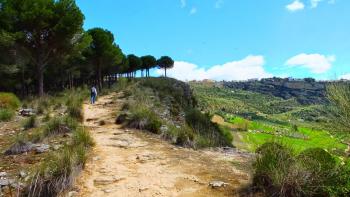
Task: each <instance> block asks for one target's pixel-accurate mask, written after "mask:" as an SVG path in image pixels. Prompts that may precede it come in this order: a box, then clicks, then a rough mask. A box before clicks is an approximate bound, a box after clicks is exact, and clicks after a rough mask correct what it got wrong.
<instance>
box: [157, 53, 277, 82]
mask: <svg viewBox="0 0 350 197" xmlns="http://www.w3.org/2000/svg"><path fill="white" fill-rule="evenodd" d="M264 64H265V60H264V57H263V56H248V57H246V58H244V59H242V60H238V61H232V62H228V63H225V64H222V65H215V66H212V67H211V68H209V69H204V68H200V67H199V66H198V65H196V64H192V63H188V62H184V61H177V62H175V65H174V68H173V69H171V70H169V71H167V73H168V75H169V76H170V77H173V78H176V79H179V80H183V81H187V80H203V79H213V80H247V79H252V78H259V79H260V78H266V77H272V75H271V74H269V73H268V72H266V71H265V70H264V68H263V65H264ZM157 73H158V74H160V75H162V74H163V71H162V70H157Z"/></svg>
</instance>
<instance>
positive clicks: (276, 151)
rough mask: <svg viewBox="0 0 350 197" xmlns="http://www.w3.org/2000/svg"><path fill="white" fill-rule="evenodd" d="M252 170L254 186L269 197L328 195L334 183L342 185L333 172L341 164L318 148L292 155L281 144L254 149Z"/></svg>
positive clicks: (264, 145) (341, 179) (330, 193)
mask: <svg viewBox="0 0 350 197" xmlns="http://www.w3.org/2000/svg"><path fill="white" fill-rule="evenodd" d="M253 167H254V178H253V184H254V186H255V187H256V188H257V189H259V190H263V191H264V192H265V193H266V194H267V195H270V196H271V195H272V196H330V195H332V194H334V191H332V188H335V187H338V186H337V185H336V184H337V183H338V182H343V183H344V177H341V176H338V173H339V171H338V170H337V169H338V168H343V167H344V165H342V164H337V163H336V160H335V159H334V158H333V157H332V156H331V155H330V154H329V153H328V152H326V151H324V150H323V149H320V148H314V149H307V150H305V151H303V152H302V153H300V154H299V155H295V154H294V153H293V151H292V150H291V149H290V148H288V147H286V146H285V145H281V144H279V143H276V142H272V143H266V144H263V145H262V146H261V147H259V148H258V149H257V158H256V161H255V162H254V164H253ZM345 176H348V177H349V176H350V175H349V174H348V175H345ZM345 182H346V181H345ZM339 186H340V185H339ZM341 188H342V189H344V188H343V185H341ZM338 194H341V195H340V196H343V195H345V194H346V193H341V192H340V193H338Z"/></svg>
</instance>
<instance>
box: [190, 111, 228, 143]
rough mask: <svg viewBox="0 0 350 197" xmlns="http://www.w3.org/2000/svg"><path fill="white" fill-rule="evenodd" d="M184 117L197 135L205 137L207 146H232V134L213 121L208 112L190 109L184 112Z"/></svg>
mask: <svg viewBox="0 0 350 197" xmlns="http://www.w3.org/2000/svg"><path fill="white" fill-rule="evenodd" d="M185 119H186V123H187V124H188V125H189V126H190V127H191V128H192V129H193V130H194V131H195V133H196V134H197V135H199V136H202V137H203V138H206V139H207V141H208V142H209V143H208V145H209V146H232V138H233V137H232V134H230V133H229V132H227V131H223V130H222V129H221V128H220V127H219V125H218V124H216V123H213V122H212V121H211V117H210V116H209V114H203V113H201V112H200V111H199V110H197V109H190V110H188V111H187V112H186V115H185Z"/></svg>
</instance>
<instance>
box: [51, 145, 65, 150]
mask: <svg viewBox="0 0 350 197" xmlns="http://www.w3.org/2000/svg"><path fill="white" fill-rule="evenodd" d="M62 147H63V146H62V145H60V144H55V145H53V146H52V148H53V149H54V150H58V149H60V148H62Z"/></svg>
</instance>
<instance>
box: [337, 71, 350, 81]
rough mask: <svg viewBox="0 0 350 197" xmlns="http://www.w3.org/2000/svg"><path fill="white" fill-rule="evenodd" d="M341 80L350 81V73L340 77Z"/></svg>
mask: <svg viewBox="0 0 350 197" xmlns="http://www.w3.org/2000/svg"><path fill="white" fill-rule="evenodd" d="M339 79H347V80H350V73H347V74H345V75H342V76H340V77H339Z"/></svg>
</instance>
